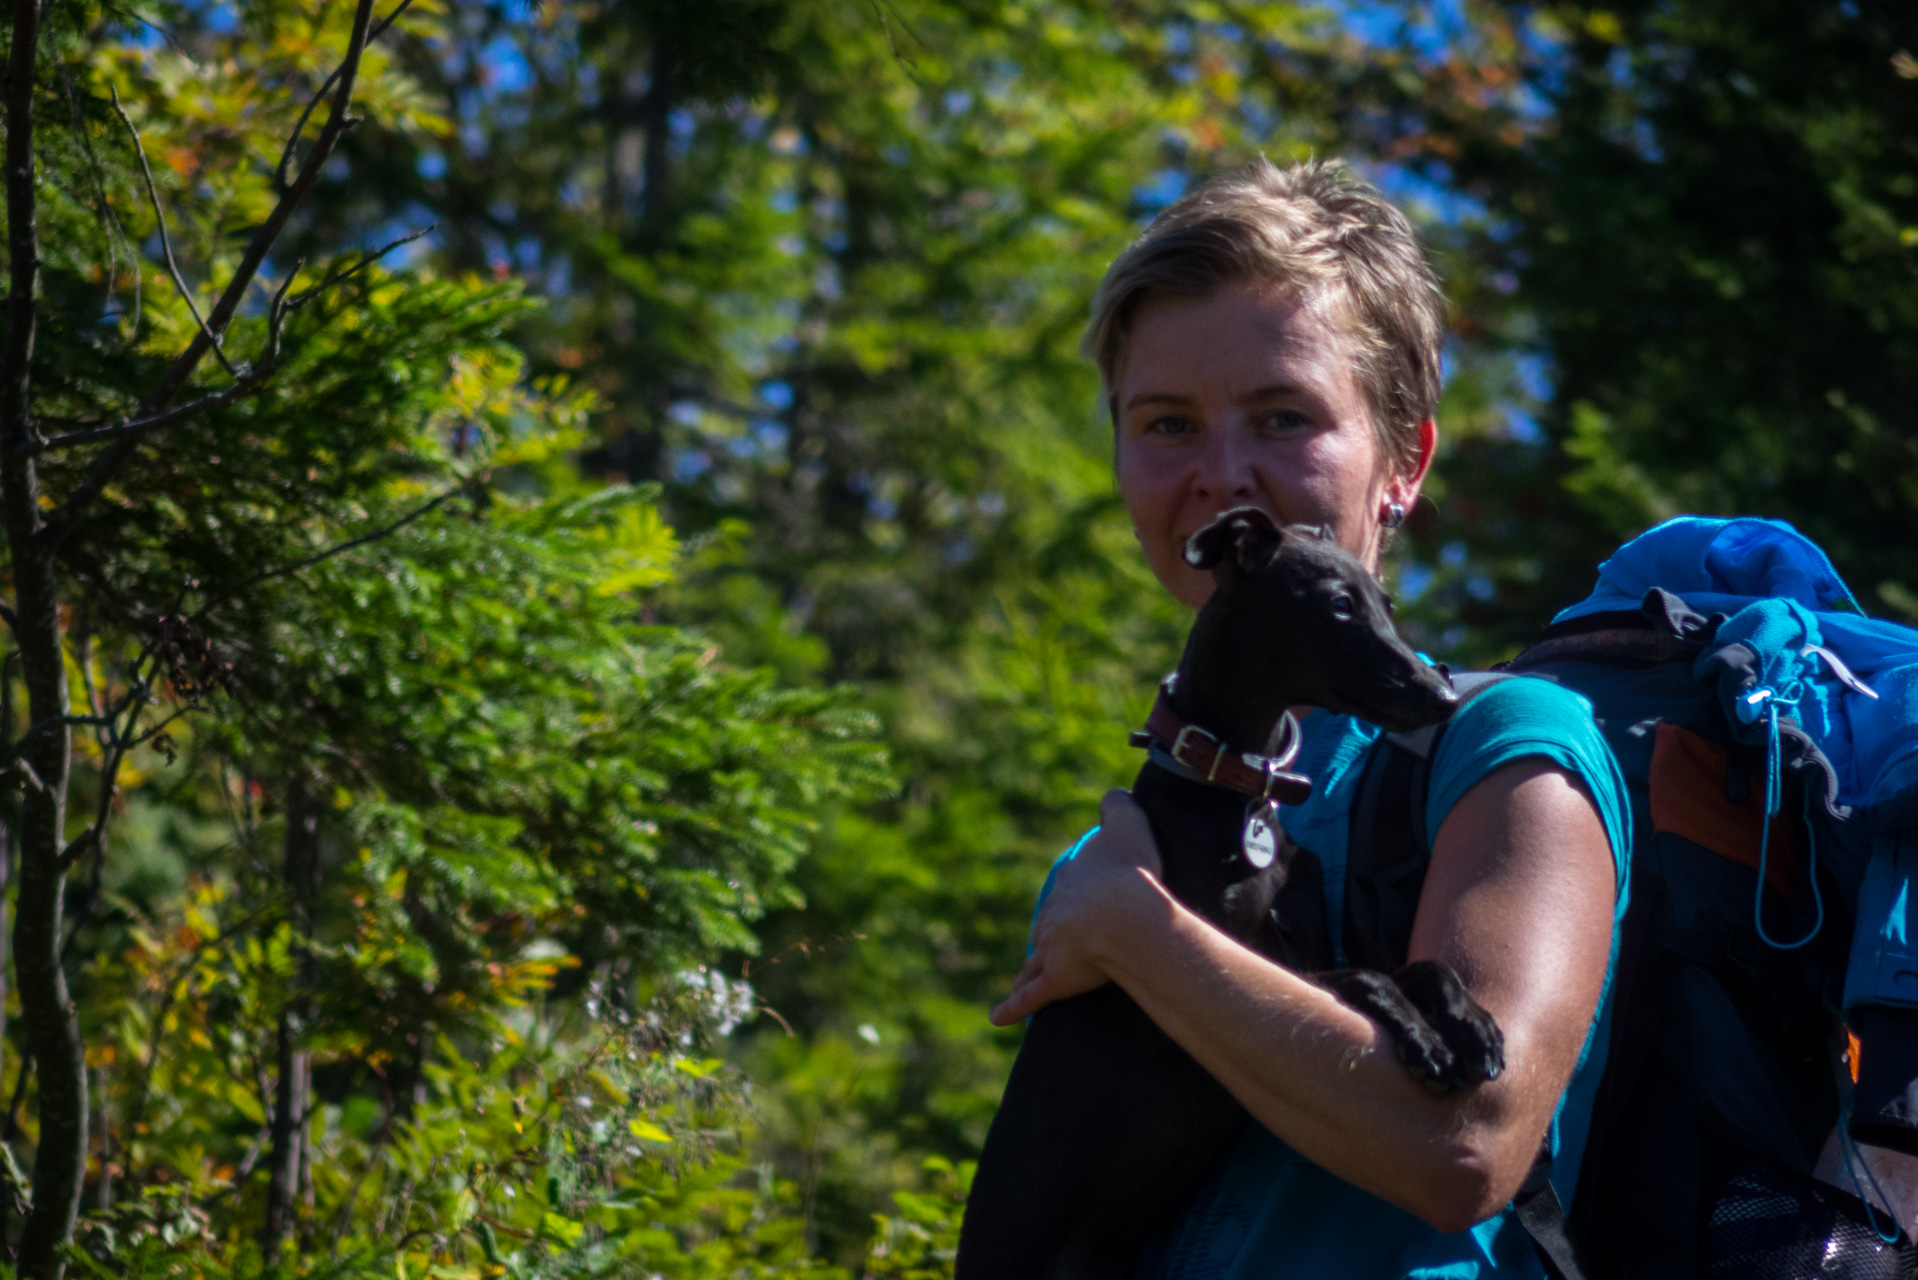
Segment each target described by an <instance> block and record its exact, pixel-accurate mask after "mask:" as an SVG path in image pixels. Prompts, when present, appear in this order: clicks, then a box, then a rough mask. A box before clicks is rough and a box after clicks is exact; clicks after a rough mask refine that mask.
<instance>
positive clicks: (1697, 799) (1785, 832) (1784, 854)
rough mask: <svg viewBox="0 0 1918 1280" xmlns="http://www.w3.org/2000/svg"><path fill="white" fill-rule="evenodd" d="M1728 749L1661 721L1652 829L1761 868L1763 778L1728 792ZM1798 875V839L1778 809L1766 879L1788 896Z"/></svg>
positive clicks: (1653, 777)
mask: <svg viewBox="0 0 1918 1280" xmlns="http://www.w3.org/2000/svg"><path fill="white" fill-rule="evenodd" d="M1725 778H1726V756H1725V748H1723V747H1721V746H1719V745H1718V744H1717V743H1715V742H1713V741H1711V740H1710V739H1708V738H1702V737H1700V736H1699V735H1698V734H1695V733H1693V732H1691V730H1689V729H1681V728H1679V727H1678V726H1677V725H1675V724H1664V723H1661V724H1660V725H1659V726H1658V736H1657V738H1656V739H1655V740H1654V741H1653V744H1652V771H1651V777H1650V779H1649V782H1650V791H1651V809H1652V830H1653V831H1669V832H1671V833H1672V834H1673V835H1675V836H1683V837H1684V838H1685V839H1687V840H1690V841H1691V842H1692V843H1693V844H1698V845H1703V846H1704V847H1705V848H1707V849H1710V850H1711V851H1712V852H1713V853H1715V854H1717V855H1718V856H1719V857H1721V858H1729V859H1731V860H1732V861H1733V862H1736V863H1738V864H1739V865H1740V866H1744V867H1750V868H1751V869H1752V870H1754V871H1756V870H1757V869H1758V831H1759V823H1760V821H1761V819H1762V817H1763V815H1764V809H1765V779H1764V778H1763V777H1762V776H1758V777H1753V778H1751V779H1750V785H1749V787H1748V788H1747V792H1746V796H1745V799H1744V801H1743V802H1742V803H1737V804H1734V803H1733V802H1732V799H1731V797H1730V796H1728V795H1726V794H1725ZM1797 880H1798V839H1797V833H1796V832H1795V831H1794V830H1793V829H1792V824H1790V823H1788V822H1786V821H1785V820H1784V815H1782V814H1780V815H1778V816H1776V817H1774V818H1772V820H1771V857H1770V861H1769V863H1768V865H1767V866H1766V868H1765V883H1766V884H1768V885H1770V886H1771V888H1772V889H1773V890H1774V891H1775V892H1777V893H1778V894H1780V895H1781V896H1784V897H1789V896H1790V895H1791V886H1792V885H1793V884H1795V883H1797Z"/></svg>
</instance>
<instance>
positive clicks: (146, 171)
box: [107, 85, 240, 378]
mask: <svg viewBox="0 0 1918 1280" xmlns="http://www.w3.org/2000/svg"><path fill="white" fill-rule="evenodd" d="M107 92H108V93H110V94H112V95H113V109H114V111H115V112H117V113H118V114H119V116H120V123H121V124H123V125H125V126H126V127H127V133H128V135H129V136H131V137H132V139H133V153H134V154H135V155H137V156H139V157H140V176H141V177H143V178H145V179H146V184H147V199H148V200H150V201H151V202H152V203H153V221H154V224H155V225H156V226H158V227H159V229H160V251H161V252H162V253H163V254H165V255H166V269H167V272H168V274H170V275H171V276H172V277H173V287H174V288H176V289H178V290H179V291H180V297H181V299H182V300H183V301H184V302H185V303H186V309H187V310H188V311H190V312H192V313H193V323H194V324H196V325H198V326H199V327H200V336H201V337H202V338H205V339H206V341H207V345H209V346H211V347H212V348H213V355H214V357H215V358H216V359H218V360H219V362H220V367H221V368H223V369H225V370H226V371H227V375H228V376H229V377H232V378H238V377H239V376H240V372H239V370H237V369H235V368H234V367H233V362H232V361H230V360H228V359H227V358H226V351H225V350H224V349H223V348H222V347H221V346H220V335H219V334H217V333H214V332H213V331H212V330H211V329H209V328H207V327H206V321H205V320H204V319H203V318H202V317H201V315H200V306H199V304H198V303H196V302H195V301H194V300H193V290H191V289H189V288H187V287H186V278H185V277H184V276H182V275H181V274H180V264H179V263H177V262H175V261H174V260H173V237H172V236H169V235H168V234H167V229H166V210H165V209H163V208H161V207H160V190H159V188H158V187H156V186H154V185H153V166H152V165H150V164H148V163H147V149H146V144H145V143H144V142H142V141H140V131H139V130H138V129H137V128H135V127H134V124H133V117H132V116H130V115H128V114H127V109H126V108H125V107H123V106H121V105H120V91H119V90H118V89H116V88H114V87H113V86H112V85H108V86H107Z"/></svg>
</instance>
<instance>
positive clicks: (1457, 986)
mask: <svg viewBox="0 0 1918 1280" xmlns="http://www.w3.org/2000/svg"><path fill="white" fill-rule="evenodd" d="M1392 981H1393V983H1394V984H1395V985H1396V986H1397V987H1398V988H1399V990H1400V991H1403V992H1404V993H1405V998H1406V999H1407V1000H1409V1001H1411V1003H1412V1007H1413V1008H1415V1009H1417V1010H1418V1012H1419V1015H1420V1017H1421V1018H1422V1019H1423V1020H1424V1021H1425V1023H1426V1024H1427V1025H1428V1026H1430V1027H1431V1028H1432V1030H1433V1031H1435V1032H1437V1033H1438V1035H1439V1037H1440V1039H1442V1040H1443V1041H1444V1042H1445V1045H1446V1048H1447V1049H1449V1050H1450V1052H1451V1057H1452V1061H1453V1064H1454V1069H1453V1072H1452V1073H1451V1075H1450V1076H1449V1077H1448V1081H1456V1083H1454V1084H1453V1085H1452V1088H1463V1087H1465V1086H1466V1085H1474V1084H1484V1083H1486V1082H1487V1081H1490V1080H1496V1079H1498V1078H1499V1076H1500V1075H1501V1074H1502V1073H1503V1072H1504V1070H1505V1036H1504V1034H1503V1033H1502V1032H1500V1031H1499V1029H1498V1023H1497V1021H1495V1020H1494V1019H1493V1017H1492V1015H1491V1014H1489V1013H1487V1012H1486V1011H1485V1010H1484V1008H1483V1007H1481V1006H1480V1004H1479V1002H1478V1001H1476V1000H1474V999H1472V993H1471V992H1469V991H1467V990H1466V989H1465V984H1464V983H1463V982H1462V981H1460V980H1459V976H1458V974H1456V973H1454V972H1453V971H1452V968H1451V966H1450V965H1446V964H1441V963H1440V962H1439V961H1436V960H1415V961H1413V962H1412V963H1411V964H1408V965H1406V966H1405V967H1404V968H1403V969H1400V970H1399V971H1398V972H1397V973H1395V974H1393V975H1392ZM1450 1091H1451V1090H1450V1089H1448V1090H1446V1092H1450Z"/></svg>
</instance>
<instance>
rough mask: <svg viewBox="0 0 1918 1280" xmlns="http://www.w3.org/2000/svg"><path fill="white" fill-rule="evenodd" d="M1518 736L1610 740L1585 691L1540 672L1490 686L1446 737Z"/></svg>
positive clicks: (1461, 710) (1462, 712) (1467, 706)
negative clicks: (1582, 692)
mask: <svg viewBox="0 0 1918 1280" xmlns="http://www.w3.org/2000/svg"><path fill="white" fill-rule="evenodd" d="M1515 734H1526V735H1535V736H1538V737H1541V738H1547V739H1552V738H1562V739H1565V740H1567V741H1574V740H1578V741H1583V740H1591V741H1596V742H1602V741H1603V740H1604V735H1603V734H1601V733H1600V732H1599V729H1598V724H1597V722H1596V721H1594V720H1593V719H1592V704H1591V701H1590V700H1589V699H1588V698H1586V697H1585V695H1584V694H1581V693H1578V692H1576V691H1575V690H1572V689H1567V688H1566V687H1565V686H1564V685H1562V684H1559V683H1557V682H1556V681H1552V680H1547V679H1544V678H1542V677H1540V676H1531V675H1516V674H1514V675H1508V676H1505V677H1504V678H1503V679H1500V680H1497V681H1494V682H1493V683H1491V684H1489V685H1487V686H1486V687H1485V688H1484V689H1483V690H1482V691H1481V692H1479V693H1478V694H1477V695H1476V696H1475V697H1473V698H1472V699H1471V700H1470V701H1468V702H1467V703H1466V704H1465V705H1464V706H1463V707H1460V708H1459V710H1458V713H1457V714H1456V715H1454V716H1453V717H1452V723H1451V726H1450V727H1449V728H1448V729H1447V730H1446V735H1445V736H1446V737H1447V738H1448V739H1452V738H1458V739H1461V740H1465V739H1483V738H1488V737H1497V736H1500V735H1515Z"/></svg>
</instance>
